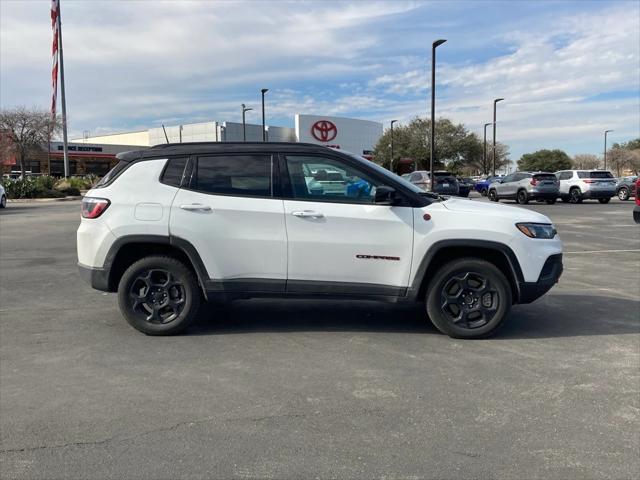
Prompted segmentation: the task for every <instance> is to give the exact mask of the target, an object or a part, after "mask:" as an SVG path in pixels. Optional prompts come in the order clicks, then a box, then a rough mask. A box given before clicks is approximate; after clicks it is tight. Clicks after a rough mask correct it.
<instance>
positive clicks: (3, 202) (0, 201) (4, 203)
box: [0, 195, 7, 208]
mask: <svg viewBox="0 0 640 480" xmlns="http://www.w3.org/2000/svg"><path fill="white" fill-rule="evenodd" d="M6 206H7V196H6V195H2V198H0V208H5V207H6Z"/></svg>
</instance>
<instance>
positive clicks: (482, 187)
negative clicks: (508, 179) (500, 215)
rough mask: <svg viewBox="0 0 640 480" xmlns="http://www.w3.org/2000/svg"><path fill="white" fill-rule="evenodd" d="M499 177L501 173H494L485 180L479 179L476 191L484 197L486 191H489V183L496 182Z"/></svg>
mask: <svg viewBox="0 0 640 480" xmlns="http://www.w3.org/2000/svg"><path fill="white" fill-rule="evenodd" d="M501 178H502V176H501V175H494V176H491V177H487V178H486V179H485V180H481V181H480V182H478V183H476V187H475V188H476V192H478V193H480V194H481V195H482V196H483V197H486V196H487V192H489V185H491V184H492V183H493V182H497V181H498V180H500V179H501Z"/></svg>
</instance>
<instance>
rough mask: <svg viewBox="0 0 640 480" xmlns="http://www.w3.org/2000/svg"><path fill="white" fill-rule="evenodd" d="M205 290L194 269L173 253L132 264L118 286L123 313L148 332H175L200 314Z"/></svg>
mask: <svg viewBox="0 0 640 480" xmlns="http://www.w3.org/2000/svg"><path fill="white" fill-rule="evenodd" d="M201 296H202V294H201V292H200V288H199V287H198V283H197V281H196V279H195V276H194V274H193V272H191V270H189V269H188V268H187V267H186V266H185V265H184V264H183V263H182V262H180V261H178V260H176V259H175V258H171V257H145V258H143V259H141V260H138V261H137V262H135V263H134V264H133V265H131V266H130V267H129V268H128V269H127V270H126V271H125V272H124V274H123V275H122V279H121V280H120V284H119V286H118V302H119V304H120V310H121V311H122V313H123V315H124V316H125V318H126V319H127V321H128V322H129V324H131V326H132V327H134V328H135V329H137V330H139V331H141V332H143V333H146V334H148V335H173V334H176V333H178V332H180V331H182V330H184V329H185V328H186V327H187V326H188V325H189V324H190V323H191V322H192V321H193V320H194V319H195V317H196V315H197V312H198V308H199V306H200V301H201Z"/></svg>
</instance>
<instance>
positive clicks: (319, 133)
mask: <svg viewBox="0 0 640 480" xmlns="http://www.w3.org/2000/svg"><path fill="white" fill-rule="evenodd" d="M311 135H313V138H315V139H316V140H318V141H319V142H330V141H331V140H333V139H334V138H336V135H338V129H337V128H336V126H335V125H334V124H333V122H330V121H329V120H318V121H317V122H316V123H314V124H313V125H312V126H311Z"/></svg>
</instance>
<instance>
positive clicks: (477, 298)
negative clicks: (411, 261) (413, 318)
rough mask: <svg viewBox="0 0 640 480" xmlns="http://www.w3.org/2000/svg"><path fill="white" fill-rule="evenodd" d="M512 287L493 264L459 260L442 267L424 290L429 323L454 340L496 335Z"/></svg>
mask: <svg viewBox="0 0 640 480" xmlns="http://www.w3.org/2000/svg"><path fill="white" fill-rule="evenodd" d="M511 300H512V293H511V287H510V285H509V282H508V280H507V278H506V277H505V275H504V274H503V273H502V272H501V271H500V270H499V269H498V268H497V267H496V266H495V265H493V264H492V263H489V262H487V261H485V260H480V259H478V258H473V257H469V258H460V259H458V260H454V261H452V262H451V263H449V264H446V265H444V266H443V267H442V268H440V270H438V272H437V273H436V274H435V276H434V277H433V279H432V280H431V282H430V283H429V287H428V290H427V296H426V307H427V314H428V315H429V318H430V319H431V322H432V323H433V324H434V325H435V327H436V328H437V329H438V330H440V331H441V332H442V333H445V334H447V335H449V336H450V337H454V338H483V337H488V336H490V335H493V334H494V333H496V331H497V330H498V329H499V328H500V327H501V326H502V324H503V323H504V321H505V319H506V317H507V314H508V313H509V309H510V308H511Z"/></svg>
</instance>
